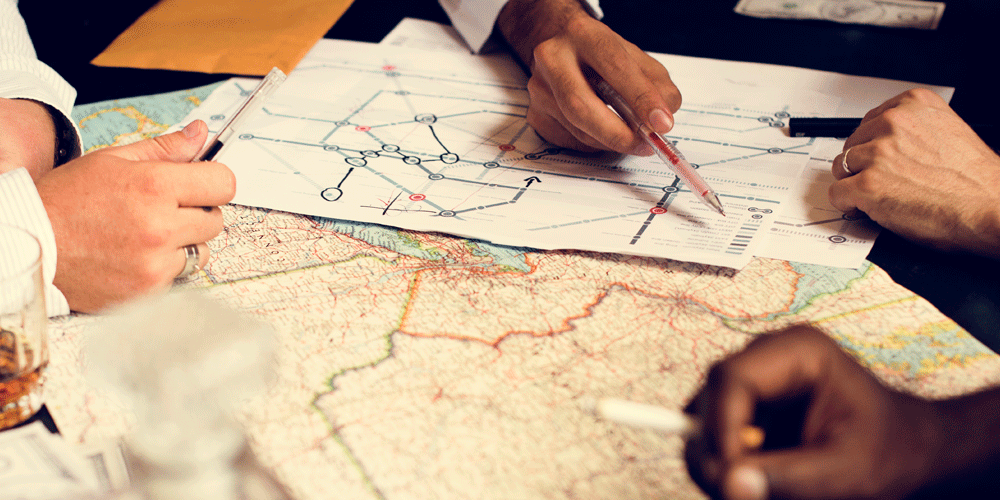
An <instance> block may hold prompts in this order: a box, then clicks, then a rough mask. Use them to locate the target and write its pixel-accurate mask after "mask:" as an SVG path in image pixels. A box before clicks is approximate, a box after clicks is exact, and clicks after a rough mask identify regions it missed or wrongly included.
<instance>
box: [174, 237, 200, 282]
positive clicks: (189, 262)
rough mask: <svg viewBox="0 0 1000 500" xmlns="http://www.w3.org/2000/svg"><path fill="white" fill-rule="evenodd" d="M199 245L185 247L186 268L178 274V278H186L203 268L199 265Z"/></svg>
mask: <svg viewBox="0 0 1000 500" xmlns="http://www.w3.org/2000/svg"><path fill="white" fill-rule="evenodd" d="M198 258H199V253H198V245H186V246H185V247H184V269H183V270H181V273H180V274H178V275H177V277H178V278H186V277H188V276H190V275H192V274H194V273H196V272H198V271H200V270H201V268H200V267H198V260H199V259H198Z"/></svg>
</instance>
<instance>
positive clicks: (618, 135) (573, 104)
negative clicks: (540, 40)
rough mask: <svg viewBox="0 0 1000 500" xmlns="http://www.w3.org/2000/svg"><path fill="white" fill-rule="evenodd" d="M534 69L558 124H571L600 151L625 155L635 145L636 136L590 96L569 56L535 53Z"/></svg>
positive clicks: (576, 62)
mask: <svg viewBox="0 0 1000 500" xmlns="http://www.w3.org/2000/svg"><path fill="white" fill-rule="evenodd" d="M535 69H536V75H538V76H539V77H540V78H542V79H543V80H544V81H545V82H546V84H547V85H548V88H549V90H550V93H551V94H552V97H553V101H554V103H555V106H556V109H557V110H558V112H557V113H552V114H553V115H556V114H558V115H561V116H562V117H563V119H562V120H561V122H562V123H564V124H566V123H569V124H572V126H573V128H576V129H577V130H579V131H580V133H581V135H584V136H588V137H591V138H593V140H595V141H596V142H597V143H598V144H599V145H600V149H604V150H611V151H617V152H619V153H629V152H630V151H632V150H633V149H635V148H636V147H638V146H639V144H640V142H641V141H640V140H639V138H638V136H636V134H635V133H634V132H633V131H632V129H630V128H629V127H628V125H626V124H625V122H624V121H623V120H622V119H621V118H620V117H619V116H618V115H617V114H615V112H613V111H611V109H610V108H608V106H607V104H605V103H604V101H602V100H601V99H600V98H599V97H597V94H595V93H594V90H593V88H591V86H590V83H589V82H587V79H586V78H585V77H584V74H583V71H582V70H581V69H580V62H579V61H578V60H577V59H576V56H575V55H574V54H573V53H570V52H567V51H547V52H538V53H537V54H536V55H535ZM576 137H578V138H579V135H576ZM581 142H583V141H581Z"/></svg>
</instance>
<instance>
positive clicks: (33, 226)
mask: <svg viewBox="0 0 1000 500" xmlns="http://www.w3.org/2000/svg"><path fill="white" fill-rule="evenodd" d="M0 223H3V224H7V225H9V226H15V227H19V228H21V229H24V230H26V231H28V232H29V233H31V234H33V235H35V237H36V238H38V241H39V242H40V243H41V244H42V274H44V279H45V307H46V309H47V312H48V314H49V316H61V315H63V314H69V304H68V303H67V302H66V297H64V296H63V294H62V293H61V292H60V291H59V290H57V289H56V287H55V286H53V285H52V278H53V276H55V274H56V238H55V235H54V234H53V233H52V225H51V224H50V223H49V218H48V216H46V214H45V206H44V205H42V199H41V198H39V197H38V191H37V190H35V182H34V181H32V180H31V174H29V173H28V171H27V170H26V169H23V168H19V169H16V170H13V171H11V172H7V173H4V174H0ZM4 257H6V256H3V255H0V259H2V258H4Z"/></svg>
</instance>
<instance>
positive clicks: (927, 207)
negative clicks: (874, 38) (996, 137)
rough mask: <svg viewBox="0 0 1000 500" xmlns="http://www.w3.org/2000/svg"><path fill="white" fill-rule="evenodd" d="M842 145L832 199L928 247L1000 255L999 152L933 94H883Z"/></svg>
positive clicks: (839, 207)
mask: <svg viewBox="0 0 1000 500" xmlns="http://www.w3.org/2000/svg"><path fill="white" fill-rule="evenodd" d="M844 147H845V149H844V152H843V153H841V154H840V155H839V156H837V158H835V159H834V162H833V175H834V177H836V178H837V179H838V181H837V182H835V183H834V184H833V185H832V186H831V187H830V202H831V203H832V204H833V206H835V207H837V208H838V209H840V210H842V211H845V212H847V211H852V210H860V211H862V212H864V213H866V214H868V216H869V217H871V218H872V220H874V221H876V222H878V223H879V224H881V225H882V226H883V227H885V228H886V229H889V230H890V231H893V232H895V233H898V234H899V235H900V236H903V237H905V238H908V239H911V240H914V241H916V242H919V243H922V244H925V245H928V246H932V247H936V248H939V249H942V250H951V251H966V252H972V253H977V254H980V255H985V256H988V257H993V258H1000V195H998V194H997V193H998V192H1000V156H997V154H996V153H995V152H993V150H991V149H990V147H989V146H987V145H986V144H985V143H984V142H983V141H982V140H981V139H980V138H979V137H978V136H977V135H976V134H975V132H973V131H972V129H971V128H970V127H969V126H968V125H967V124H966V123H965V122H963V121H962V120H961V118H959V117H958V115H956V114H955V112H954V111H952V110H951V108H950V107H948V104H947V103H946V102H945V101H944V100H943V99H941V98H940V97H939V96H938V95H937V94H934V93H933V92H930V91H928V90H924V89H914V90H910V91H907V92H904V93H903V94H900V95H898V96H896V97H894V98H892V99H890V100H888V101H886V102H885V103H884V104H882V105H881V106H879V107H877V108H875V109H873V110H871V111H869V112H868V114H867V115H866V116H865V118H864V119H863V120H862V122H861V126H859V127H858V129H857V130H856V131H855V132H854V134H852V135H851V137H849V138H848V139H847V142H846V143H845V146H844ZM845 161H846V162H847V165H848V168H849V169H850V172H851V174H848V171H846V170H844V168H843V165H844V162H845Z"/></svg>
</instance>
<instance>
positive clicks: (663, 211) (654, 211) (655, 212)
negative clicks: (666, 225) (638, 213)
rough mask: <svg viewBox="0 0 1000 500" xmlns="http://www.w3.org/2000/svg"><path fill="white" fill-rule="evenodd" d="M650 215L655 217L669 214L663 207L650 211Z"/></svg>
mask: <svg viewBox="0 0 1000 500" xmlns="http://www.w3.org/2000/svg"><path fill="white" fill-rule="evenodd" d="M649 213H651V214H653V215H663V214H665V213H667V209H665V208H663V207H653V208H650V209H649Z"/></svg>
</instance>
